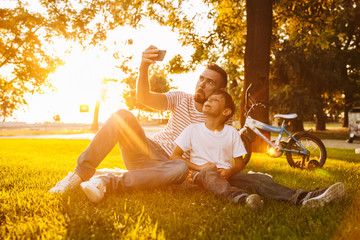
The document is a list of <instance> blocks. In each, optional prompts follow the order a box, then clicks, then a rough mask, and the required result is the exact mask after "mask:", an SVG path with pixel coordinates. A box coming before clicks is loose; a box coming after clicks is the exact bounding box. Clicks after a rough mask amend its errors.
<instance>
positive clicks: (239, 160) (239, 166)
mask: <svg viewBox="0 0 360 240" xmlns="http://www.w3.org/2000/svg"><path fill="white" fill-rule="evenodd" d="M244 168H245V163H244V159H243V157H236V158H234V165H233V166H232V167H231V168H228V169H219V172H220V175H221V176H222V177H223V178H225V179H228V178H229V177H231V176H232V175H234V174H235V173H238V172H241V171H242V170H243V169H244Z"/></svg>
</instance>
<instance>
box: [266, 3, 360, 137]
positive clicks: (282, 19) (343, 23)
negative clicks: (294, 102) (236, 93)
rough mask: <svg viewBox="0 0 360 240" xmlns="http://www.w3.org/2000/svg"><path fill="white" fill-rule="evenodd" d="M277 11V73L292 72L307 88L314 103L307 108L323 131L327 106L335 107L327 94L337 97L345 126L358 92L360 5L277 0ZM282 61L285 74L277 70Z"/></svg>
mask: <svg viewBox="0 0 360 240" xmlns="http://www.w3.org/2000/svg"><path fill="white" fill-rule="evenodd" d="M275 12H276V17H275V22H276V26H277V27H276V31H277V34H276V38H277V39H276V43H275V46H276V48H277V49H279V51H278V52H277V55H275V60H274V63H275V65H274V66H275V71H274V72H273V73H274V74H273V78H274V79H275V78H277V79H283V80H284V75H288V76H287V78H288V79H290V80H292V81H296V82H297V83H298V86H300V87H306V88H307V89H308V92H306V93H305V94H308V96H309V98H310V101H311V103H312V104H311V105H308V106H309V109H308V112H309V113H310V114H313V115H315V116H316V129H317V130H325V120H326V115H325V111H326V112H331V109H329V107H331V106H333V105H330V104H328V100H329V96H339V97H340V98H339V101H341V102H343V106H344V108H345V121H344V126H346V121H347V111H348V110H349V109H350V108H351V105H352V103H354V102H355V101H356V93H357V92H359V79H360V78H359V75H358V73H359V71H358V69H359V67H360V65H359V53H358V51H359V34H360V30H359V29H360V25H359V21H358V20H357V19H359V16H360V7H359V5H358V4H356V1H352V0H339V1H327V0H317V1H300V2H299V1H296V2H289V1H278V2H277V4H276V8H275ZM299 56H301V58H300V57H299ZM294 58H295V59H296V60H294ZM279 59H281V60H280V62H282V63H280V64H278V63H279V61H278V60H279ZM280 65H282V66H284V67H283V69H284V70H285V72H283V73H282V76H281V75H280V74H277V75H276V72H277V73H279V71H278V70H276V68H277V67H278V66H280ZM284 73H285V74H284ZM278 83H279V82H278ZM283 84H286V82H283ZM339 90H340V92H341V93H342V94H338V93H339ZM343 95H344V96H345V97H343ZM294 97H296V96H294ZM279 98H281V96H279ZM339 101H337V102H338V104H339ZM292 108H293V109H296V108H297V106H292Z"/></svg>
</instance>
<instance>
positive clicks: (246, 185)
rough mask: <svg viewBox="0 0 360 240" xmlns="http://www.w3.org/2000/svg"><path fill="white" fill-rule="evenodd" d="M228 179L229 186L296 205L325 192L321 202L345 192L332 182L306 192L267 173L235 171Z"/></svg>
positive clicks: (341, 186)
mask: <svg viewBox="0 0 360 240" xmlns="http://www.w3.org/2000/svg"><path fill="white" fill-rule="evenodd" d="M228 181H229V183H230V185H231V186H235V187H239V188H243V189H249V190H253V191H255V192H257V193H258V194H260V195H261V196H267V197H270V198H272V199H275V200H283V201H289V202H291V203H293V204H296V205H300V204H303V203H304V202H306V201H307V200H309V199H312V198H314V197H318V196H320V195H322V194H325V196H322V198H321V199H326V201H322V203H323V202H328V201H331V200H333V199H336V198H339V197H342V196H343V195H344V194H345V187H344V185H343V184H342V183H340V184H339V183H337V184H334V185H332V186H330V187H329V188H325V189H321V190H317V191H310V192H308V191H304V190H301V189H297V190H293V189H290V188H288V187H285V186H283V185H281V184H278V183H276V182H274V180H273V178H272V177H270V176H268V175H265V174H257V173H255V174H249V173H236V174H234V175H233V176H232V177H230V178H229V180H228ZM327 189H330V191H327ZM334 189H335V190H334ZM318 202H319V201H318ZM310 203H312V201H310ZM309 205H310V204H309ZM312 205H315V204H312ZM319 205H320V204H319Z"/></svg>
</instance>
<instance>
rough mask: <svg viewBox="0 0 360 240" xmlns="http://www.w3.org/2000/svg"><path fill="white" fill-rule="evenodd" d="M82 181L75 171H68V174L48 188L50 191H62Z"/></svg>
mask: <svg viewBox="0 0 360 240" xmlns="http://www.w3.org/2000/svg"><path fill="white" fill-rule="evenodd" d="M81 182H82V180H81V178H80V177H79V175H77V174H76V173H75V172H69V173H68V175H67V176H66V177H65V178H64V179H63V180H61V181H60V182H58V183H57V184H56V185H55V186H54V187H53V188H51V189H50V191H49V192H50V193H64V192H65V191H67V190H70V189H73V188H76V187H77V186H79V185H80V183H81Z"/></svg>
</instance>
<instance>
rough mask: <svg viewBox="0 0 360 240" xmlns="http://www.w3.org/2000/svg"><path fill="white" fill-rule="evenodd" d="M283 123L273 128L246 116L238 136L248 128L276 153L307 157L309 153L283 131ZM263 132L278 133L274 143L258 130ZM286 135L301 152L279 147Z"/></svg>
mask: <svg viewBox="0 0 360 240" xmlns="http://www.w3.org/2000/svg"><path fill="white" fill-rule="evenodd" d="M285 126H286V125H285V121H283V123H282V125H281V127H274V126H270V125H268V124H265V123H263V122H260V121H258V120H255V119H253V118H252V117H250V116H248V117H247V118H246V121H245V125H244V127H243V129H242V130H240V134H241V132H242V131H244V130H245V129H246V128H249V129H251V130H252V131H253V132H254V133H255V134H256V135H258V136H259V137H261V138H262V139H263V140H264V141H265V142H267V143H268V144H269V145H270V146H271V147H272V148H274V149H275V150H277V151H279V150H280V151H287V152H295V153H298V154H301V155H305V156H306V155H308V154H309V151H308V150H307V149H306V148H305V147H304V146H303V145H301V143H300V142H298V141H297V140H296V139H295V138H294V136H293V135H292V134H291V133H290V132H288V131H287V130H286V129H285ZM259 129H261V130H264V131H267V132H272V133H278V134H279V136H278V137H277V139H276V141H275V143H273V142H272V141H270V140H269V139H268V138H267V137H266V136H265V135H264V134H262V133H261V131H260V130H259ZM284 133H285V134H286V135H287V136H288V137H289V138H292V139H294V140H295V141H296V143H297V144H298V145H299V146H300V147H301V150H300V151H298V150H291V149H286V148H281V145H280V141H281V139H282V137H283V134H284Z"/></svg>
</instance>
